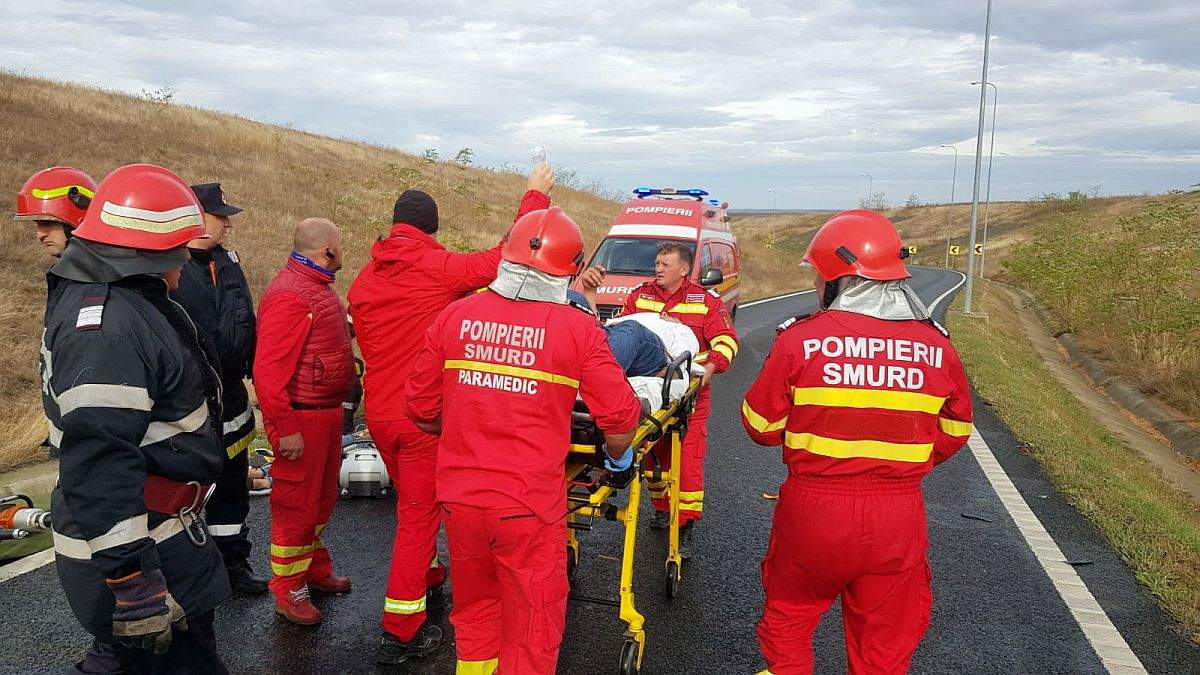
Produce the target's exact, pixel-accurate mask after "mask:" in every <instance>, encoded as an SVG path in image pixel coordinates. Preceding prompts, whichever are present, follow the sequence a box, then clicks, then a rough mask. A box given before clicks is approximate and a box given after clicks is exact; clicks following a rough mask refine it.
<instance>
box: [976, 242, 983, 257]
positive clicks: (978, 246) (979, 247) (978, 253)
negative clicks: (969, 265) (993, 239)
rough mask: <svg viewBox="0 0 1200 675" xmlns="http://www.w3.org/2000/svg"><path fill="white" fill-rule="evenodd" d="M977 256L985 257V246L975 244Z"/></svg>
mask: <svg viewBox="0 0 1200 675" xmlns="http://www.w3.org/2000/svg"><path fill="white" fill-rule="evenodd" d="M975 255H983V244H975Z"/></svg>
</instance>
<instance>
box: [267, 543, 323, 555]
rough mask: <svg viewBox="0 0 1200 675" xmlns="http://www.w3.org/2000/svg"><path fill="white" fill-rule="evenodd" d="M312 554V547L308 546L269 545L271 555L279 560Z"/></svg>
mask: <svg viewBox="0 0 1200 675" xmlns="http://www.w3.org/2000/svg"><path fill="white" fill-rule="evenodd" d="M312 552H313V545H312V544H309V545H308V546H280V545H279V544H271V555H273V556H277V557H279V558H294V557H296V556H298V555H304V554H306V553H312Z"/></svg>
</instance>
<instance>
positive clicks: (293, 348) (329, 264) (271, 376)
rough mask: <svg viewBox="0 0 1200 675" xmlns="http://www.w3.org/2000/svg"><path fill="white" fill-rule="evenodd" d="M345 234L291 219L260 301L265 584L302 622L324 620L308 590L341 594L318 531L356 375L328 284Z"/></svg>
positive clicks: (282, 608) (343, 582)
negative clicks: (267, 537) (270, 482)
mask: <svg viewBox="0 0 1200 675" xmlns="http://www.w3.org/2000/svg"><path fill="white" fill-rule="evenodd" d="M341 267H342V235H341V232H339V231H338V228H337V226H336V225H334V224H333V223H331V222H329V221H328V220H325V219H323V218H308V219H306V220H303V221H301V222H300V224H299V225H297V226H296V233H295V244H294V248H293V251H292V254H291V255H290V256H289V257H288V260H287V264H286V265H285V266H284V268H283V269H282V270H280V271H279V273H278V274H277V275H276V276H275V278H274V279H273V280H272V281H271V283H270V285H268V286H267V290H266V292H265V293H263V296H262V301H261V302H260V303H259V308H258V344H257V349H256V351H255V359H254V390H255V392H256V393H257V394H258V404H259V408H261V409H262V415H263V424H264V426H265V428H266V432H267V439H268V440H269V441H270V443H271V447H272V448H274V449H275V462H274V463H273V464H272V466H271V476H272V477H273V478H274V486H273V488H272V490H271V571H272V572H273V573H274V577H273V578H272V579H271V584H270V586H271V591H272V593H274V595H275V610H276V611H277V612H278V613H279V614H280V615H282V616H283V617H284V618H286V619H287V620H289V621H291V622H293V623H298V624H302V625H311V624H315V623H318V622H320V621H321V612H320V611H318V610H317V608H316V607H315V606H313V604H312V601H311V600H310V598H309V590H310V589H312V590H315V591H319V592H323V593H331V594H341V593H345V592H347V591H349V590H350V578H349V577H343V576H337V575H335V574H334V573H333V564H332V562H331V561H330V558H329V551H328V550H327V549H326V548H325V544H324V542H323V541H322V538H321V533H322V531H323V530H324V529H325V525H326V524H327V523H328V522H329V516H330V515H331V514H332V513H333V506H334V503H335V502H336V501H337V495H338V471H339V469H340V468H341V463H342V453H341V445H342V444H341V440H342V402H343V401H345V400H346V395H347V394H349V392H350V389H351V387H352V386H353V380H354V376H355V375H354V359H353V356H352V352H351V349H350V329H349V326H348V325H347V322H346V309H345V306H344V305H343V304H342V301H341V298H339V297H338V296H337V293H336V292H334V290H333V278H334V273H336V272H337V271H338V270H339V269H341Z"/></svg>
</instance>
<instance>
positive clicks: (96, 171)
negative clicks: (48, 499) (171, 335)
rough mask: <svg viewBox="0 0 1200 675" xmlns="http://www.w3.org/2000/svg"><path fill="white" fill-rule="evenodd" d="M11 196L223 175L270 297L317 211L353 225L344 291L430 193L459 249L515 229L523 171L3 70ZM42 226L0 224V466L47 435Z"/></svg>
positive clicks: (594, 225)
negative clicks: (89, 180) (417, 193)
mask: <svg viewBox="0 0 1200 675" xmlns="http://www.w3.org/2000/svg"><path fill="white" fill-rule="evenodd" d="M0 119H2V120H3V123H2V124H0V195H8V196H9V197H5V199H4V202H5V203H6V206H7V207H8V208H5V209H4V210H2V211H0V220H4V221H8V218H9V217H10V214H11V211H9V210H8V209H9V208H11V204H12V203H13V202H12V199H11V196H12V195H15V194H16V192H17V190H18V188H20V186H21V184H22V183H23V182H24V181H25V179H26V178H28V177H29V175H30V174H32V173H33V172H34V171H37V170H38V169H41V168H45V167H47V166H51V165H54V164H66V165H71V166H77V167H79V168H81V169H83V170H85V171H87V172H88V173H90V174H91V175H92V176H93V177H94V178H96V179H97V180H100V179H101V178H103V177H104V176H105V175H106V174H107V173H108V172H109V171H111V170H112V169H114V168H116V167H118V166H121V165H124V164H129V163H132V162H153V163H156V164H161V165H163V166H165V167H167V168H169V169H171V170H172V171H175V172H176V173H178V174H179V175H181V176H183V177H184V179H186V180H189V181H191V182H204V181H213V180H217V181H220V182H221V183H222V185H223V186H224V188H225V192H226V195H227V196H228V198H229V201H230V202H231V203H234V204H238V205H240V206H243V207H245V208H246V213H245V214H243V215H241V216H238V217H237V218H235V220H234V223H235V230H234V235H233V238H232V242H231V246H232V247H233V248H235V249H236V250H237V251H238V253H239V255H240V256H241V257H242V259H243V260H244V262H245V267H246V271H247V276H248V277H249V280H250V284H251V286H252V287H253V288H254V289H255V291H256V292H258V291H261V290H262V289H263V288H264V287H265V285H266V283H267V282H268V281H269V280H270V278H271V276H272V275H273V274H274V273H275V271H276V270H277V269H278V267H279V265H280V264H282V261H283V259H284V256H285V255H286V254H287V252H288V251H289V250H290V249H291V229H292V227H293V226H294V225H295V223H296V222H297V221H298V220H300V219H301V218H303V217H306V216H324V217H329V218H331V219H333V220H334V221H335V222H337V223H338V224H339V225H341V226H342V229H343V232H344V235H345V242H346V251H347V259H346V270H345V271H344V272H343V273H341V274H339V275H338V290H339V291H341V292H343V293H344V292H345V291H346V289H347V288H348V286H349V284H350V281H351V280H352V279H353V278H354V273H355V272H356V271H357V270H358V269H359V268H360V267H361V266H362V264H363V263H364V262H365V261H366V259H367V256H368V253H369V250H370V245H371V243H372V242H373V241H374V240H375V238H376V237H377V236H379V235H381V234H384V233H386V232H387V230H388V227H389V226H390V222H391V209H392V203H393V201H394V200H395V198H396V195H398V194H399V193H400V192H401V191H403V190H404V189H407V188H409V187H420V188H422V189H425V190H427V191H428V192H430V193H431V194H432V195H433V196H434V197H435V198H436V199H437V200H438V203H439V205H440V208H441V215H442V223H443V227H442V235H441V236H442V239H443V241H444V242H445V243H446V244H447V245H448V246H450V247H451V248H456V249H460V250H462V249H476V248H481V247H488V246H491V245H492V244H493V243H494V242H495V241H497V240H498V239H499V238H500V236H501V235H502V234H503V233H504V231H505V230H506V229H507V227H508V225H509V224H510V223H511V219H512V214H513V213H514V211H515V209H516V204H517V200H518V199H519V198H520V196H521V194H522V192H523V191H524V186H525V178H524V177H523V176H517V175H512V174H503V173H497V172H493V171H485V170H480V169H475V168H469V167H462V166H456V165H454V164H451V163H448V162H430V161H426V160H425V159H423V158H421V157H415V156H412V155H407V154H404V153H401V152H399V151H396V150H392V149H388V148H380V147H374V146H369V145H365V144H362V143H355V142H349V141H344V140H337V139H332V138H325V137H320V136H315V135H312V134H306V133H301V132H297V131H293V130H288V129H283V128H279V127H272V126H268V125H264V124H259V123H255V122H251V121H248V120H245V119H240V118H237V117H232V116H228V115H220V114H216V113H211V112H205V111H201V110H196V109H192V108H186V107H181V106H176V105H164V104H161V103H155V102H151V101H147V100H142V99H139V98H135V97H131V96H125V95H121V94H114V93H110V92H105V91H100V90H96V89H88V88H82V87H76V86H71V85H65V84H60V83H55V82H50V81H46V80H39V79H31V78H24V77H17V76H13V75H9V74H3V73H0ZM554 199H555V202H556V203H557V204H559V205H560V206H562V207H563V208H565V209H566V210H567V212H568V213H570V214H571V215H572V216H573V217H574V218H575V220H576V221H577V222H579V224H580V226H581V227H582V228H583V229H584V233H585V236H586V237H587V240H588V241H589V242H595V241H597V240H598V238H599V237H600V236H601V235H602V234H603V232H605V231H606V230H607V227H608V223H609V221H610V220H611V218H612V216H613V215H614V214H615V213H616V211H617V208H618V205H617V204H616V203H614V202H611V201H608V200H605V199H602V198H600V197H597V196H595V195H593V194H590V193H586V192H580V191H575V190H568V189H565V188H556V189H555V190H554ZM50 262H51V261H50V259H49V258H47V257H45V256H44V255H43V254H42V253H41V251H40V248H37V247H36V246H35V243H34V242H33V237H32V228H30V227H25V226H22V225H15V226H14V225H12V224H11V223H8V222H5V223H2V224H0V278H2V279H3V281H4V287H5V289H6V292H5V293H4V294H3V295H2V296H0V340H2V341H3V342H4V343H5V344H7V345H8V347H7V348H6V349H4V350H3V351H0V372H2V373H4V378H3V379H2V380H0V423H3V424H4V428H5V429H7V430H8V433H6V434H5V437H4V439H3V440H2V441H0V468H3V467H5V466H12V465H15V464H17V463H20V462H22V461H25V460H27V459H29V458H30V457H34V456H37V451H36V444H37V442H39V441H41V440H42V439H43V438H45V423H44V420H42V419H41V418H40V401H39V399H38V386H39V383H38V375H37V365H36V364H37V354H38V339H39V335H40V334H41V323H42V314H43V311H44V308H45V286H44V284H45V279H44V273H45V270H46V268H47V267H48V266H49V264H50Z"/></svg>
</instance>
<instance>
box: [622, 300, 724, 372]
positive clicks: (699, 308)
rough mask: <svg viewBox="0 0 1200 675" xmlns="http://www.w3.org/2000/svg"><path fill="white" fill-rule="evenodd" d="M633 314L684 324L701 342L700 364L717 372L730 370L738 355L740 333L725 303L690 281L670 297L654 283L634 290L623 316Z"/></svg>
mask: <svg viewBox="0 0 1200 675" xmlns="http://www.w3.org/2000/svg"><path fill="white" fill-rule="evenodd" d="M634 312H656V313H659V314H661V313H663V312H666V313H667V314H668V315H669V316H673V317H675V318H676V319H679V320H680V321H681V322H683V323H684V324H685V325H686V326H687V327H688V328H691V329H692V332H693V333H695V334H696V339H697V340H699V341H700V354H697V355H696V356H697V358H696V362H697V363H711V364H713V366H715V367H716V372H718V373H723V372H725V371H726V370H729V364H730V363H731V362H732V361H733V357H735V356H737V353H738V337H737V331H735V330H734V329H733V323H732V322H731V321H730V320H729V312H727V311H726V310H725V303H724V302H722V301H721V298H720V297H719V296H717V294H716V293H714V292H711V291H707V290H705V289H704V287H703V286H701V285H699V284H697V283H696V282H694V281H692V280H691V279H684V280H683V285H682V286H680V287H679V289H678V290H676V291H675V292H674V293H668V292H667V291H666V290H665V289H663V288H662V287H661V286H659V285H658V284H656V283H654V282H653V281H647V282H646V283H644V284H642V285H641V286H638V287H637V288H635V289H633V292H632V293H630V294H629V297H627V298H625V309H624V310H622V312H621V314H623V315H624V314H632V313H634Z"/></svg>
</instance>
